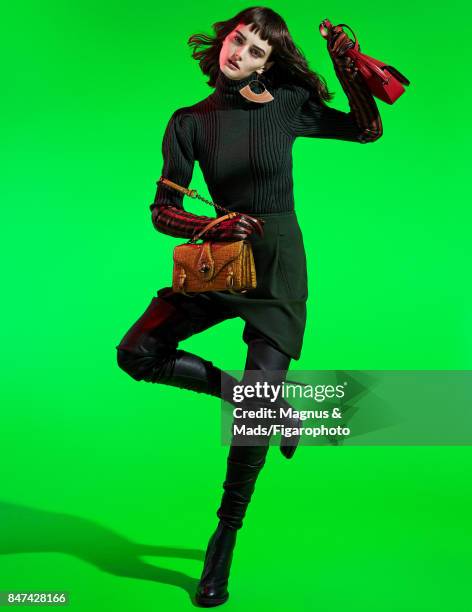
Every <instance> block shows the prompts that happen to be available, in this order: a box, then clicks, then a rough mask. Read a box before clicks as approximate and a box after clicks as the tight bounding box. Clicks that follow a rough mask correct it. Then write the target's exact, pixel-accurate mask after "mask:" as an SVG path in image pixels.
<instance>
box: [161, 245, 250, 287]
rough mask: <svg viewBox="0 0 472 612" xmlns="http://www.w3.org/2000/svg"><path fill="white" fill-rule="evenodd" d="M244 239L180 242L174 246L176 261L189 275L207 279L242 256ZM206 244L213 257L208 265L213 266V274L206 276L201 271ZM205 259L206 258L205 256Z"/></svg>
mask: <svg viewBox="0 0 472 612" xmlns="http://www.w3.org/2000/svg"><path fill="white" fill-rule="evenodd" d="M243 244H244V240H236V241H232V242H206V243H203V244H180V245H179V246H176V247H174V255H173V259H174V263H175V264H178V265H179V266H182V268H183V269H184V270H185V273H186V274H187V275H188V276H192V277H194V278H198V279H202V278H204V279H205V280H211V279H213V278H215V277H216V276H217V275H218V274H219V273H220V272H221V270H222V269H223V267H224V266H226V265H227V264H229V263H231V262H233V261H235V260H236V259H238V257H240V256H241V252H242V248H243ZM204 245H207V248H208V247H209V251H210V254H211V258H212V259H213V261H211V260H209V261H208V265H209V266H210V268H211V267H212V266H213V273H212V274H211V276H208V275H206V276H204V275H203V274H202V272H201V271H200V269H199V268H200V266H201V265H202V263H205V261H202V259H201V257H200V256H201V254H202V250H203V247H204ZM203 259H204V258H203Z"/></svg>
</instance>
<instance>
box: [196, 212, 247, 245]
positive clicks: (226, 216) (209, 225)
mask: <svg viewBox="0 0 472 612" xmlns="http://www.w3.org/2000/svg"><path fill="white" fill-rule="evenodd" d="M237 214H238V213H235V212H230V213H228V214H227V215H224V216H223V217H217V218H216V219H213V220H212V221H210V223H207V224H206V225H205V227H204V228H203V229H201V230H200V231H199V232H198V234H196V235H195V236H194V237H193V238H191V239H190V240H189V243H193V242H196V241H197V240H199V239H200V237H201V236H202V235H203V234H204V233H205V232H207V231H208V230H209V229H210V228H211V227H214V226H215V225H217V224H218V223H221V222H222V221H224V220H225V219H232V218H233V217H235V216H236V215H237Z"/></svg>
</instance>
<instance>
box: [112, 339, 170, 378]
mask: <svg viewBox="0 0 472 612" xmlns="http://www.w3.org/2000/svg"><path fill="white" fill-rule="evenodd" d="M173 354H174V352H173V351H172V350H171V349H170V348H167V347H166V348H162V349H161V350H160V351H158V352H156V353H148V352H132V351H128V350H125V349H121V348H119V347H117V355H116V360H117V364H118V366H119V367H120V368H121V369H122V370H123V371H124V372H126V373H127V374H129V376H131V378H134V380H145V381H149V382H158V381H159V380H160V378H161V377H162V373H163V371H165V369H166V367H169V364H170V363H171V362H172V357H173Z"/></svg>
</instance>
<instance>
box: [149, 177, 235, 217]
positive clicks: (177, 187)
mask: <svg viewBox="0 0 472 612" xmlns="http://www.w3.org/2000/svg"><path fill="white" fill-rule="evenodd" d="M156 182H157V184H158V185H159V183H161V184H163V185H164V186H166V187H170V188H171V189H175V190H177V191H180V192H181V193H184V194H185V195H188V196H190V197H191V198H198V199H199V200H201V201H202V202H205V203H206V204H209V205H210V206H214V207H215V208H218V209H219V210H224V211H225V212H226V213H231V212H234V211H231V210H228V209H227V208H225V207H224V206H220V205H219V204H215V202H211V201H210V200H207V199H205V198H204V197H202V196H201V195H199V194H198V191H197V190H196V189H187V188H186V187H182V185H177V183H174V182H173V181H170V180H169V179H166V178H164V177H163V176H161V178H160V179H159V180H158V181H156Z"/></svg>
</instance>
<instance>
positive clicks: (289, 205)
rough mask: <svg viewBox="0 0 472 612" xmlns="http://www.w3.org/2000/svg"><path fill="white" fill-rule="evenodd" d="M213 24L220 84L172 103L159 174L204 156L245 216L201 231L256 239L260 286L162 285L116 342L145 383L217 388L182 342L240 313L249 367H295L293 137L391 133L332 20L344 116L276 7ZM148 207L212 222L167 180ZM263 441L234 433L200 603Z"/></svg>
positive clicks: (190, 229)
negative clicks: (243, 289) (236, 290)
mask: <svg viewBox="0 0 472 612" xmlns="http://www.w3.org/2000/svg"><path fill="white" fill-rule="evenodd" d="M213 28H214V31H215V37H209V36H206V35H194V36H192V37H190V39H189V41H188V42H189V44H190V45H191V46H192V47H194V50H193V57H194V58H195V59H197V60H199V63H200V68H201V70H202V71H203V73H204V74H206V75H208V76H209V81H208V84H209V85H210V86H212V87H214V92H213V93H212V94H211V95H209V96H208V97H207V98H205V99H204V100H202V101H200V102H198V103H196V104H194V105H193V106H189V107H186V108H180V109H178V110H177V111H175V112H174V113H173V115H172V117H171V119H170V121H169V123H168V125H167V128H166V131H165V135H164V140H163V146H162V152H163V157H164V165H163V171H162V176H163V177H165V178H168V179H170V180H171V181H173V182H175V183H177V184H179V185H183V186H184V187H188V186H189V184H190V180H191V177H192V172H193V167H194V163H195V160H198V162H199V164H200V167H201V169H202V172H203V175H204V178H205V181H206V183H207V186H208V190H209V192H210V194H211V197H212V199H213V201H214V202H216V203H218V204H220V205H223V206H224V207H226V208H227V209H229V210H232V211H237V212H238V213H240V214H238V215H236V217H234V218H232V219H227V220H225V221H223V222H221V223H220V224H218V225H216V226H215V227H213V228H212V229H210V230H209V232H208V233H207V234H206V237H207V238H209V239H211V240H222V241H227V240H240V239H247V240H249V241H250V242H251V245H252V249H253V253H254V258H255V264H256V272H257V280H258V285H257V288H256V289H253V290H251V291H248V292H247V293H245V294H241V295H234V294H231V293H227V292H208V293H201V294H198V295H197V296H196V297H188V296H185V295H183V294H181V293H174V292H173V291H172V288H170V287H165V288H162V289H160V290H159V291H158V292H157V297H154V298H153V299H152V300H151V303H150V305H149V307H148V308H147V310H146V311H145V312H144V314H143V315H142V316H141V317H140V318H139V320H138V321H137V322H136V323H135V324H134V325H133V326H132V328H131V329H130V330H129V331H128V333H127V334H126V335H125V336H124V338H123V339H122V341H121V342H120V344H119V345H118V347H117V349H118V363H119V366H120V367H121V368H122V369H123V370H125V371H126V372H127V373H128V374H130V375H131V376H132V377H133V378H134V379H136V380H144V381H147V382H155V383H162V384H167V385H175V386H178V387H181V388H184V389H191V390H194V391H196V392H199V393H206V394H209V395H213V396H216V397H221V395H222V386H223V382H224V380H225V376H226V377H228V375H227V374H225V373H224V372H222V370H220V369H219V368H217V367H216V366H215V365H213V363H211V362H210V361H207V360H204V359H202V358H200V357H199V356H197V355H194V354H191V353H189V352H187V351H183V350H180V349H178V348H177V347H178V344H179V342H180V341H182V340H184V339H185V338H188V337H189V336H191V335H193V334H195V333H198V332H201V331H203V330H205V329H208V328H209V327H210V326H212V325H215V324H217V323H220V322H221V321H224V320H226V319H228V318H232V317H236V316H239V317H241V318H242V319H243V320H244V321H245V327H244V333H243V340H244V342H246V344H247V345H248V351H247V359H246V366H245V373H246V372H249V371H251V372H253V371H256V373H260V376H261V379H262V378H263V379H264V380H267V378H268V377H270V376H271V373H274V375H273V376H272V378H271V380H272V381H274V380H275V379H276V378H277V376H279V377H280V374H282V375H284V374H285V373H286V372H287V370H288V368H289V365H290V361H291V359H299V358H300V353H301V347H302V342H303V333H304V330H305V322H306V300H307V297H308V289H307V272H306V259H305V250H304V246H303V238H302V234H301V231H300V228H299V225H298V221H297V217H296V214H295V212H294V199H293V181H292V173H291V170H292V145H293V142H294V140H295V138H296V137H297V136H308V137H314V138H336V139H340V140H349V141H352V142H359V143H367V142H372V141H374V140H377V139H378V138H379V137H380V136H381V135H382V124H381V120H380V116H379V113H378V110H377V106H376V103H375V101H374V98H373V97H372V95H371V93H370V92H369V90H368V89H367V87H366V86H365V83H364V82H363V80H362V77H361V75H360V74H356V73H355V72H354V71H353V70H351V68H350V66H349V65H347V58H346V57H345V56H344V53H345V51H346V50H347V49H348V48H349V47H350V46H352V45H353V43H352V41H350V39H349V38H348V37H347V36H346V34H345V33H344V32H343V30H342V28H340V27H336V28H334V29H332V30H331V31H330V33H329V36H328V39H327V42H328V52H329V54H330V56H331V58H332V60H333V63H334V68H335V72H336V74H337V76H338V78H339V80H340V82H341V85H342V87H343V89H344V91H345V93H346V95H347V97H348V100H349V106H350V112H349V113H344V112H341V111H338V110H335V109H333V108H330V107H329V106H327V105H326V104H325V102H326V101H328V100H330V99H331V98H332V94H330V93H329V92H328V91H327V88H326V85H325V83H324V80H323V79H322V78H321V77H319V76H318V75H317V74H316V73H315V72H313V71H311V70H310V69H309V68H308V64H307V62H306V60H305V58H304V56H303V54H302V53H301V52H300V51H299V50H298V49H297V47H296V46H295V44H294V42H293V40H292V38H291V36H290V33H289V31H288V29H287V26H286V24H285V22H284V20H283V19H282V18H281V17H280V15H278V14H277V13H275V12H274V11H272V10H271V9H268V8H263V7H252V8H249V9H246V10H243V11H241V12H240V13H238V14H237V15H235V17H233V18H232V19H229V20H227V21H221V22H218V23H216V24H214V26H213ZM262 75H264V81H263V87H261V81H260V80H259V79H261V77H262ZM248 86H249V87H248ZM258 96H261V97H260V98H259V97H258ZM150 208H151V210H152V222H153V224H154V226H155V227H156V229H157V230H158V231H160V232H163V233H165V234H168V235H171V236H175V237H184V238H190V237H193V236H194V235H195V234H196V233H197V232H198V231H200V230H201V229H202V228H203V227H205V225H206V224H207V223H208V222H209V221H210V220H211V218H212V217H207V216H203V215H195V214H192V213H190V212H187V211H185V210H184V208H183V204H182V194H181V193H180V192H178V191H175V190H169V189H168V188H165V187H164V186H163V185H162V183H158V189H157V193H156V197H155V199H154V202H153V204H152V205H151V207H150ZM244 213H246V214H247V215H250V217H244ZM274 377H275V378H274ZM245 379H246V374H245V376H244V377H243V381H244V380H245ZM233 380H234V379H233ZM227 399H228V398H227ZM267 450H268V440H267V439H262V440H261V441H260V442H259V443H258V444H254V445H252V446H241V445H238V444H235V443H234V440H233V443H232V444H231V447H230V450H229V455H228V461H227V472H226V478H225V481H224V484H223V488H224V493H223V497H222V501H221V505H220V507H219V509H218V511H217V516H218V518H219V523H218V526H217V529H216V531H215V532H214V534H213V535H212V537H211V538H210V541H209V544H208V548H207V553H206V557H205V562H204V568H203V573H202V576H201V579H200V582H199V586H198V590H197V597H196V599H197V602H198V603H199V604H200V605H202V606H215V605H219V604H222V603H224V602H225V601H226V600H227V599H228V596H229V595H228V591H227V585H228V577H229V571H230V566H231V560H232V554H233V549H234V546H235V541H236V533H237V530H238V529H240V528H241V526H242V522H243V518H244V516H245V513H246V509H247V506H248V504H249V502H250V499H251V496H252V493H253V491H254V487H255V482H256V479H257V476H258V474H259V472H260V470H261V469H262V467H263V465H264V462H265V458H266V454H267ZM281 450H282V452H283V454H284V455H285V456H286V457H287V458H290V457H291V456H292V455H293V452H294V450H295V446H294V445H290V441H289V439H287V440H284V439H282V445H281Z"/></svg>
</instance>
